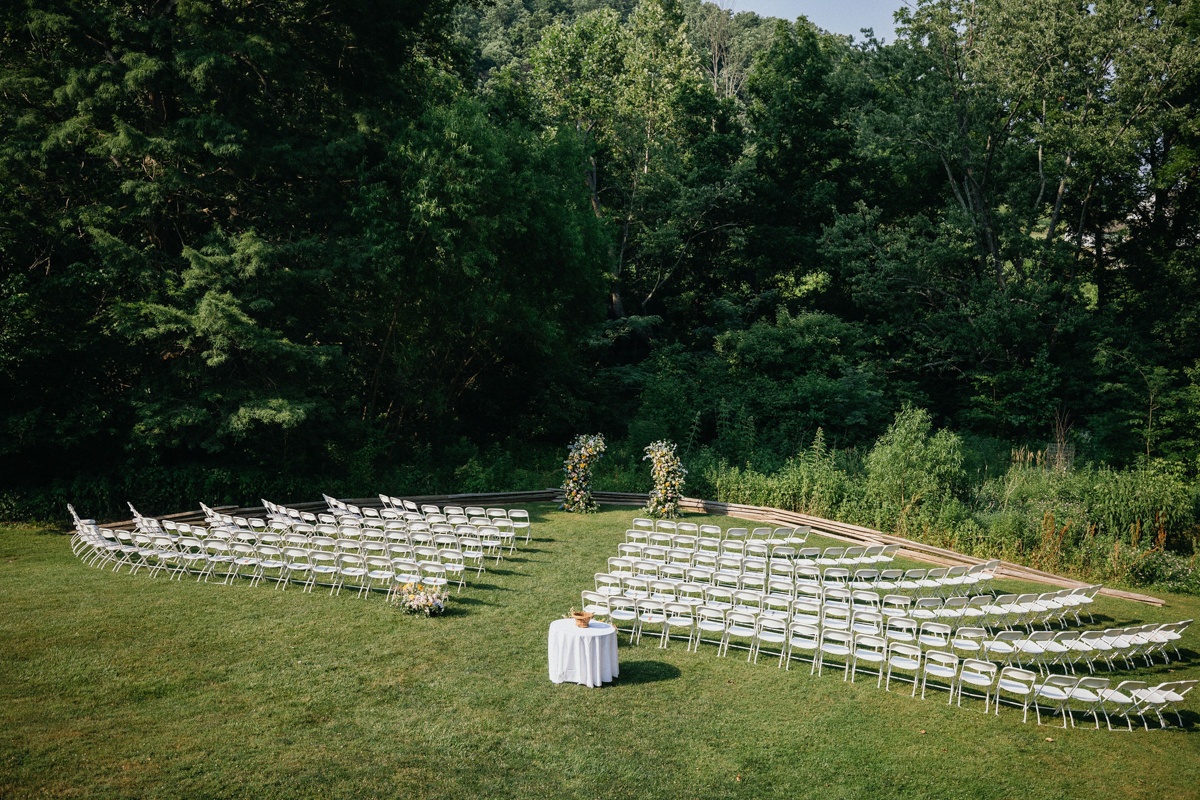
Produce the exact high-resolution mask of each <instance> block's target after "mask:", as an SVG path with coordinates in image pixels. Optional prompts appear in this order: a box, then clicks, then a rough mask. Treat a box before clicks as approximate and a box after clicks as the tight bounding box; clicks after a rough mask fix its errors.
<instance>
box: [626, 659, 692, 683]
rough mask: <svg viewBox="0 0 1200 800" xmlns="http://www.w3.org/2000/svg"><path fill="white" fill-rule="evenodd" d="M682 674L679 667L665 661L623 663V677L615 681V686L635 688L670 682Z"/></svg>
mask: <svg viewBox="0 0 1200 800" xmlns="http://www.w3.org/2000/svg"><path fill="white" fill-rule="evenodd" d="M682 674H683V673H682V672H680V671H679V667H677V666H675V665H674V664H667V663H666V662H663V661H622V662H621V675H620V677H618V678H617V679H616V680H614V681H613V686H635V685H637V684H639V683H658V682H659V681H670V680H674V679H675V678H678V677H679V676H680V675H682Z"/></svg>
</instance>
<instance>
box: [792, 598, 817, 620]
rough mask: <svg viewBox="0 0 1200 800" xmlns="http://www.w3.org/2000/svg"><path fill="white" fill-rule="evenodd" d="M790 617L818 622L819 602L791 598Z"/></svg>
mask: <svg viewBox="0 0 1200 800" xmlns="http://www.w3.org/2000/svg"><path fill="white" fill-rule="evenodd" d="M792 617H793V618H803V619H805V620H813V621H815V622H819V621H820V619H821V604H820V603H817V602H813V601H812V600H793V601H792Z"/></svg>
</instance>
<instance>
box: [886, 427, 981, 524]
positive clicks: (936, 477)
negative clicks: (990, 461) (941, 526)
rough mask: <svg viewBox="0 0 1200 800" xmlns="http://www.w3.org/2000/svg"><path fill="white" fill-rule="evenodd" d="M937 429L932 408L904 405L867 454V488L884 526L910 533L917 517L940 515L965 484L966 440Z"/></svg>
mask: <svg viewBox="0 0 1200 800" xmlns="http://www.w3.org/2000/svg"><path fill="white" fill-rule="evenodd" d="M932 428H933V421H932V420H931V419H930V417H929V412H927V411H925V410H924V409H920V408H912V407H909V408H905V409H903V410H902V411H900V412H899V413H897V414H896V419H895V421H894V422H893V423H892V424H891V426H890V427H889V428H888V429H887V432H886V433H884V434H883V436H881V437H879V439H878V441H876V442H875V446H874V447H873V448H871V452H870V453H869V454H868V455H867V459H866V477H867V480H866V490H867V494H868V496H869V497H870V498H871V499H872V500H873V501H874V503H875V505H876V507H877V508H878V509H879V514H880V518H881V521H882V522H883V525H884V526H885V527H888V528H891V527H895V528H896V529H897V530H900V531H907V530H908V529H909V527H910V526H911V525H912V521H911V520H912V519H913V518H914V517H916V518H919V517H922V516H925V513H926V512H930V511H932V512H933V513H937V512H938V511H940V510H941V507H942V506H943V505H944V504H945V503H946V501H948V500H950V499H951V498H952V497H953V496H954V495H955V493H956V492H957V491H958V490H959V489H960V487H961V485H962V479H963V470H962V464H963V455H962V441H961V440H960V439H959V438H958V436H956V435H955V434H953V433H951V432H950V431H947V430H939V431H937V432H936V433H931V430H932Z"/></svg>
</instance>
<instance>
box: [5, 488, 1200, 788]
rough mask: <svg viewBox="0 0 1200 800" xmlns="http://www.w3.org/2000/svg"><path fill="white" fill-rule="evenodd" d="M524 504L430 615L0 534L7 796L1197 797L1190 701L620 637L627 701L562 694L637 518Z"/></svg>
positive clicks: (1199, 666) (1126, 618)
mask: <svg viewBox="0 0 1200 800" xmlns="http://www.w3.org/2000/svg"><path fill="white" fill-rule="evenodd" d="M530 510H531V512H532V513H533V516H534V520H535V522H534V542H533V543H531V544H530V545H528V546H526V547H524V548H523V549H522V550H521V551H520V552H519V553H517V554H516V555H515V557H513V558H511V559H506V560H505V561H504V562H503V563H502V564H501V565H500V567H499V568H496V569H492V570H489V572H488V573H487V574H486V575H485V576H484V577H483V578H482V579H480V580H478V581H476V582H473V583H469V584H468V586H467V588H466V589H464V590H463V592H462V594H461V595H458V596H457V597H456V598H455V600H454V601H453V606H452V608H453V612H454V613H453V614H451V615H449V616H447V617H444V618H440V619H432V620H429V619H417V618H411V617H405V616H403V615H401V614H399V613H398V612H396V611H394V610H392V609H390V608H388V607H387V606H385V604H384V603H383V601H382V599H381V598H380V597H377V596H376V597H372V598H370V599H367V600H358V599H356V598H355V597H354V595H353V593H351V594H349V595H347V594H346V593H344V592H343V594H342V596H341V597H340V598H330V597H329V596H328V593H327V592H318V593H316V594H312V595H306V594H302V593H301V592H300V591H299V589H298V587H296V586H293V587H291V588H289V589H288V590H287V591H283V592H281V591H272V589H271V587H270V585H268V584H265V583H264V584H262V585H260V586H258V587H256V588H251V587H250V586H249V585H248V584H246V583H242V584H240V585H236V586H221V585H219V584H214V583H209V584H203V583H199V584H198V583H196V581H195V580H194V579H192V580H184V581H183V582H171V581H168V580H167V579H166V578H165V576H160V577H158V578H155V579H151V578H149V577H147V575H146V573H145V572H144V571H143V572H142V573H141V574H138V575H135V576H130V575H129V574H128V573H127V572H122V573H120V574H113V573H112V572H111V571H102V570H100V569H97V568H89V567H85V566H83V564H82V563H81V562H79V561H78V560H76V559H75V558H74V557H73V556H72V555H71V552H70V548H69V546H68V544H69V540H68V537H67V536H64V535H56V534H49V533H41V532H36V531H29V530H20V529H5V530H3V531H0V603H2V608H3V615H2V616H0V796H2V797H22V798H24V797H57V796H71V797H184V798H204V797H309V796H312V797H402V798H426V797H428V798H452V797H453V798H479V797H539V798H557V797H584V798H607V797H638V798H644V797H663V798H681V797H683V798H720V797H780V798H799V797H821V798H830V797H847V798H881V797H928V798H951V797H963V798H992V797H995V798H1021V800H1028V799H1032V798H1054V799H1055V800H1061V799H1062V798H1074V797H1079V798H1112V797H1116V798H1123V797H1146V798H1177V797H1197V796H1198V795H1200V726H1198V725H1197V722H1198V721H1200V715H1198V714H1197V713H1196V712H1197V711H1198V710H1200V705H1198V704H1200V691H1197V692H1194V693H1193V695H1192V696H1191V697H1190V698H1189V704H1188V705H1187V706H1186V707H1185V708H1186V711H1185V716H1184V722H1185V723H1186V729H1185V730H1178V729H1172V730H1167V731H1157V730H1152V731H1151V732H1150V733H1146V732H1145V731H1143V730H1141V729H1139V730H1138V731H1137V732H1136V733H1134V734H1132V735H1131V734H1129V733H1126V732H1124V731H1121V732H1117V731H1113V732H1111V733H1110V732H1108V731H1106V730H1104V729H1103V720H1101V730H1100V731H1095V730H1093V729H1092V727H1091V724H1090V720H1089V721H1088V722H1087V723H1084V722H1083V721H1082V720H1080V724H1081V726H1083V725H1086V727H1080V728H1078V729H1075V730H1066V731H1064V730H1062V728H1060V727H1054V726H1050V725H1047V726H1043V727H1040V728H1039V727H1037V726H1036V725H1035V724H1033V722H1032V713H1031V722H1030V723H1029V724H1022V723H1021V714H1020V711H1019V709H1017V710H1014V709H1012V708H1009V707H1006V708H1005V709H1004V710H1003V711H1002V713H1001V716H1000V718H999V719H997V718H996V717H994V716H990V715H989V716H985V715H983V714H982V713H981V710H982V704H981V703H980V702H979V701H970V702H968V703H966V704H964V707H963V708H961V709H959V708H953V707H949V708H948V707H947V706H946V694H945V692H937V693H934V694H933V695H932V698H931V699H926V700H925V701H921V700H920V699H912V698H910V697H909V696H908V694H907V692H908V688H907V687H901V688H899V690H898V691H896V692H894V693H893V694H885V693H884V692H883V691H882V690H878V689H876V688H875V682H874V680H873V679H868V678H866V677H865V676H862V677H860V678H859V683H857V684H855V685H851V684H849V683H843V682H842V679H841V676H840V675H839V674H836V673H834V674H830V673H827V674H826V675H825V676H824V677H822V678H816V677H810V676H809V674H808V665H807V664H805V665H800V664H799V663H797V664H794V665H793V668H792V670H791V671H790V672H789V671H784V670H781V669H777V668H776V666H775V664H774V663H772V662H771V660H770V659H766V658H764V660H763V661H762V662H760V663H759V664H758V665H757V666H755V665H750V664H747V663H746V661H745V653H744V652H743V653H740V654H739V653H738V652H737V651H732V652H731V654H730V656H729V657H728V658H717V657H716V655H715V648H714V647H712V646H705V647H702V649H701V652H700V653H698V654H697V653H688V652H685V650H684V646H685V645H684V643H683V642H678V643H676V642H672V643H671V646H670V648H669V649H666V650H660V649H657V648H656V647H654V646H653V645H652V644H647V643H645V642H643V644H642V645H641V646H638V647H630V646H627V645H626V644H625V642H624V637H622V644H621V676H620V678H619V679H618V681H617V682H616V683H615V684H614V685H612V686H607V687H605V688H603V689H587V688H584V687H582V686H575V685H562V686H555V685H554V684H551V683H550V682H549V680H548V679H547V664H546V628H547V625H548V624H549V623H550V622H551V621H552V620H554V619H555V618H557V617H559V616H561V615H562V614H563V613H565V612H566V611H567V610H568V609H569V608H570V607H571V606H572V605H573V604H574V605H578V604H579V592H580V590H581V589H584V588H590V587H591V585H592V575H593V573H595V572H597V571H600V570H602V569H603V568H604V564H605V559H606V557H607V556H609V555H615V553H616V545H617V543H618V542H619V541H623V539H624V530H625V528H626V527H627V525H628V523H629V520H630V519H631V518H632V517H633V516H635V514H634V512H633V511H632V510H631V509H606V510H605V511H604V512H603V513H600V514H596V515H591V516H586V517H581V516H574V515H567V514H563V513H561V512H558V511H555V510H553V508H552V507H551V506H548V505H546V506H535V507H532V508H531V509H530ZM710 521H715V522H719V523H721V524H722V525H723V526H724V527H729V526H731V525H739V524H742V525H744V524H747V523H739V522H738V521H735V520H729V519H724V518H717V519H715V520H710ZM1002 585H1003V586H1004V587H1005V588H1008V587H1009V586H1011V588H1012V589H1013V590H1017V589H1019V588H1024V587H1023V586H1019V585H1017V584H1002ZM1168 599H1169V603H1168V605H1167V606H1165V607H1163V608H1153V607H1150V606H1144V605H1138V604H1134V603H1128V602H1118V601H1113V600H1107V599H1101V600H1100V602H1098V603H1097V604H1096V612H1097V627H1101V626H1109V625H1124V624H1131V623H1135V622H1140V621H1143V620H1144V621H1174V620H1178V619H1184V618H1188V617H1195V616H1197V615H1198V612H1200V602H1197V600H1196V599H1192V598H1181V597H1171V598H1168ZM1182 649H1183V651H1184V655H1185V660H1184V662H1182V664H1180V663H1175V662H1173V663H1172V664H1171V666H1170V667H1164V666H1162V665H1161V660H1160V662H1159V664H1158V665H1156V666H1155V667H1154V668H1153V669H1142V670H1138V671H1136V672H1134V673H1124V672H1118V673H1114V675H1113V677H1114V679H1116V680H1120V679H1122V678H1125V677H1133V676H1134V675H1136V676H1139V677H1142V676H1144V677H1145V679H1147V680H1150V681H1152V682H1155V683H1157V682H1159V681H1162V680H1169V679H1177V678H1183V677H1200V653H1198V651H1200V641H1198V631H1197V630H1196V629H1195V628H1193V629H1192V630H1191V631H1189V632H1188V634H1187V636H1186V638H1185V640H1184V643H1183V648H1182ZM896 688H897V687H895V686H894V687H893V689H896ZM968 706H969V707H968ZM1051 740H1052V741H1051Z"/></svg>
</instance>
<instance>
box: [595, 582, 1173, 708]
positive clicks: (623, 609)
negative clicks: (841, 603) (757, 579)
mask: <svg viewBox="0 0 1200 800" xmlns="http://www.w3.org/2000/svg"><path fill="white" fill-rule="evenodd" d="M586 595H587V593H585V597H584V600H585V606H584V607H585V608H586V609H589V610H592V611H593V613H596V612H597V611H599V612H600V613H602V614H603V613H605V612H606V613H607V616H608V618H609V620H610V622H612V623H613V624H614V625H616V626H617V628H618V630H621V628H620V625H621V623H627V624H628V627H627V628H626V629H625V632H626V633H628V634H629V636H630V640H631V642H639V643H640V641H641V638H642V634H643V633H644V632H645V628H646V626H647V625H657V626H658V628H659V632H658V638H659V647H666V646H667V643H668V642H669V640H670V638H671V636H672V632H673V631H675V632H676V633H675V635H677V636H678V635H680V632H683V633H686V634H687V643H688V649H692V648H693V646H694V648H695V649H696V651H699V648H700V644H701V643H705V642H707V643H710V644H715V645H716V646H717V655H718V656H723V655H727V654H728V652H729V648H730V647H731V646H739V645H735V644H734V640H735V639H738V640H741V641H742V644H741V645H740V647H741V648H744V649H746V650H747V655H746V660H747V661H751V660H753V662H754V663H758V658H759V656H760V655H761V653H762V650H763V646H764V645H766V646H767V647H768V648H770V647H776V648H777V650H776V651H775V652H774V653H771V652H770V650H768V654H771V655H778V657H779V665H780V666H782V665H783V664H784V663H786V664H787V667H788V668H789V669H790V668H791V662H792V660H793V659H795V654H796V651H797V650H800V651H801V652H802V653H804V652H807V653H808V654H809V659H808V660H809V661H810V662H811V668H810V670H809V672H810V674H812V673H813V672H815V673H816V674H817V675H818V676H820V675H821V674H822V673H823V671H824V667H825V665H826V662H827V659H828V658H830V657H832V658H834V659H841V661H842V668H843V676H842V679H843V680H846V679H847V678H849V680H850V681H851V682H853V681H854V677H855V676H856V675H857V674H858V672H859V671H860V668H861V667H860V665H862V666H863V667H865V670H864V671H866V672H867V674H871V675H874V676H875V677H876V687H879V686H881V685H883V682H884V680H885V676H886V681H887V683H886V686H884V690H885V691H889V690H890V688H891V681H892V678H893V673H894V671H896V670H901V671H907V672H910V673H912V678H911V682H912V684H913V689H912V695H913V696H914V697H915V696H916V691H917V684H918V683H920V685H921V698H922V699H924V698H925V695H926V693H927V691H928V690H929V679H930V677H931V676H932V677H933V678H934V679H935V681H941V682H942V686H941V687H940V688H942V689H945V690H947V693H948V697H947V704H950V703H953V702H954V698H955V696H956V695H957V698H958V705H959V706H960V707H961V706H962V696H963V694H964V692H965V689H966V686H968V685H970V686H971V687H972V689H973V690H975V691H979V690H982V691H983V700H984V713H985V714H986V713H988V710H989V707H990V706H991V705H992V704H993V703H994V705H995V712H994V713H995V714H997V715H999V713H1000V703H1001V693H1002V692H1005V693H1008V694H1010V695H1012V696H1013V698H1014V700H1013V702H1016V701H1017V700H1019V702H1020V705H1021V708H1022V722H1027V721H1028V715H1029V711H1028V709H1029V704H1030V702H1031V701H1032V703H1033V705H1034V713H1035V714H1036V716H1037V721H1038V724H1039V725H1040V724H1041V701H1042V700H1046V701H1049V702H1051V703H1053V704H1054V707H1053V708H1052V710H1051V715H1052V716H1053V715H1054V714H1058V713H1062V715H1063V727H1066V724H1067V720H1068V719H1070V720H1071V725H1072V726H1074V724H1075V720H1074V714H1073V712H1072V710H1071V708H1070V703H1071V701H1073V700H1074V701H1078V702H1081V703H1082V704H1083V705H1084V708H1083V709H1082V711H1083V713H1084V714H1087V713H1091V714H1092V716H1093V719H1094V721H1095V724H1096V728H1097V729H1099V727H1100V721H1099V717H1098V715H1097V712H1099V713H1103V714H1104V718H1105V724H1106V725H1107V727H1108V729H1109V730H1112V724H1111V720H1110V718H1109V713H1108V708H1107V704H1112V705H1114V706H1115V707H1116V710H1117V711H1118V712H1120V713H1121V714H1122V715H1124V716H1125V717H1126V722H1127V723H1128V725H1129V729H1130V730H1132V722H1131V721H1130V717H1129V715H1130V714H1131V713H1137V714H1139V715H1140V716H1141V717H1142V722H1143V725H1145V712H1146V711H1147V710H1154V711H1155V712H1156V713H1157V714H1158V718H1159V721H1160V723H1161V724H1162V725H1163V726H1164V727H1165V726H1166V722H1165V720H1164V719H1163V717H1162V714H1161V713H1160V712H1161V710H1162V709H1164V708H1168V707H1169V708H1171V709H1173V710H1174V711H1175V712H1176V716H1177V719H1178V720H1179V723H1180V725H1182V717H1181V716H1180V715H1179V710H1178V707H1177V706H1176V704H1177V703H1179V702H1182V700H1183V697H1184V695H1185V694H1187V692H1188V691H1190V690H1191V688H1192V686H1194V685H1195V683H1196V681H1176V682H1171V683H1168V684H1160V685H1159V686H1158V687H1153V688H1150V689H1147V688H1146V684H1145V683H1144V682H1139V681H1126V682H1123V683H1121V684H1120V685H1119V686H1117V687H1116V688H1115V689H1112V688H1110V681H1109V679H1107V678H1095V677H1082V678H1081V677H1075V676H1065V675H1049V676H1047V677H1046V678H1045V679H1044V680H1043V681H1042V682H1040V683H1039V682H1038V675H1037V674H1035V673H1033V672H1030V671H1028V670H1025V669H1022V668H1020V667H1013V666H1009V665H997V664H995V663H993V662H992V661H988V660H983V659H978V658H970V657H967V658H960V656H958V655H957V654H955V653H951V652H947V651H945V650H936V649H932V650H929V649H924V648H923V645H928V644H931V643H932V644H937V643H939V642H937V641H936V639H937V637H934V641H933V642H925V641H923V640H924V639H925V636H924V634H923V635H922V636H921V640H919V641H917V642H915V643H912V644H907V643H904V642H897V641H890V640H889V639H887V638H885V637H884V636H881V635H879V634H878V633H875V632H858V631H855V630H854V629H843V628H829V627H827V626H824V625H814V624H810V623H806V622H803V621H797V620H793V621H791V622H788V621H787V620H784V619H780V618H777V617H773V616H771V615H767V614H759V615H755V614H754V613H752V612H749V611H738V610H725V609H718V608H711V607H708V606H700V607H698V608H696V607H693V606H690V605H688V604H686V603H678V602H669V601H661V600H652V599H644V600H640V601H634V600H629V599H628V598H612V597H607V598H606V597H603V596H602V595H596V594H595V593H593V595H594V596H593V597H591V598H588V597H587V596H586ZM589 600H591V601H592V604H589V603H588V601H589ZM614 600H615V602H614ZM596 601H603V603H604V604H605V605H604V606H603V607H601V606H598V605H595V602H596ZM935 625H936V623H925V624H924V625H923V626H922V630H929V629H932V628H933V627H934V626H935ZM941 627H942V628H943V629H945V630H944V631H943V633H944V634H946V635H948V633H949V629H948V627H947V626H941ZM979 630H980V631H982V629H979ZM705 634H708V635H709V637H710V638H708V639H706V638H704V637H705ZM713 637H717V638H713ZM680 638H682V637H680ZM872 667H873V668H874V671H873V672H872V671H871V668H872ZM934 688H938V686H937V683H936V682H935V684H934ZM1147 727H1148V726H1147Z"/></svg>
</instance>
